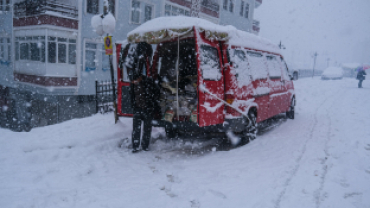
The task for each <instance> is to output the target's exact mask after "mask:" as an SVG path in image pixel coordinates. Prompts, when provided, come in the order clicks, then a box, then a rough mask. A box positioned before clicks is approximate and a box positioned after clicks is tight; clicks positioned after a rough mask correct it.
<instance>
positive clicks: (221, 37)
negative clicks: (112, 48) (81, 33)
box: [127, 16, 280, 54]
mask: <svg viewBox="0 0 370 208" xmlns="http://www.w3.org/2000/svg"><path fill="white" fill-rule="evenodd" d="M193 27H195V28H196V29H197V30H199V31H202V32H203V31H205V36H206V38H207V39H210V40H217V41H226V42H227V43H229V44H230V45H235V46H243V47H247V48H252V49H256V50H263V51H270V52H273V53H277V54H280V48H279V47H278V46H277V45H275V44H273V43H271V42H270V41H268V40H266V39H264V38H261V37H259V36H256V35H254V34H251V33H248V32H244V31H241V30H238V29H236V28H235V27H234V26H231V25H227V26H223V25H217V24H214V23H212V22H209V21H207V20H204V19H201V18H194V17H184V16H176V17H158V18H155V19H153V20H150V21H148V22H146V23H144V24H142V25H140V26H139V27H137V28H136V29H134V30H132V31H131V32H129V33H128V34H127V40H128V42H131V43H135V42H147V43H150V44H154V43H158V42H161V41H163V40H164V39H167V38H172V37H178V36H180V37H181V36H186V35H188V34H189V33H190V32H192V29H193Z"/></svg>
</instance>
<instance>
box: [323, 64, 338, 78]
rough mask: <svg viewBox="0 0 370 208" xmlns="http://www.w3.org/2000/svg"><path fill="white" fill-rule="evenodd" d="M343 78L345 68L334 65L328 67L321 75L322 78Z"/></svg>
mask: <svg viewBox="0 0 370 208" xmlns="http://www.w3.org/2000/svg"><path fill="white" fill-rule="evenodd" d="M342 78H343V69H342V68H340V67H334V66H331V67H328V68H326V69H325V70H324V72H323V73H322V75H321V79H323V80H329V79H342Z"/></svg>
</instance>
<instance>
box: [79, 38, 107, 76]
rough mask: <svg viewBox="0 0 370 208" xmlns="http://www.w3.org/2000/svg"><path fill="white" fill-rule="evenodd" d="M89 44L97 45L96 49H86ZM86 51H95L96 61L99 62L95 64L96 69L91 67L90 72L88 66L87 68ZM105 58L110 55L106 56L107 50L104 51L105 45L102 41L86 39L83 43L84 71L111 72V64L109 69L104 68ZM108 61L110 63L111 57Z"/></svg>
mask: <svg viewBox="0 0 370 208" xmlns="http://www.w3.org/2000/svg"><path fill="white" fill-rule="evenodd" d="M87 44H95V45H96V48H95V49H92V48H88V47H86V45H87ZM86 51H94V52H95V59H96V60H97V61H96V62H94V65H95V66H94V67H89V70H87V66H86V54H87V53H86ZM103 56H107V57H108V55H105V49H104V43H103V42H102V41H99V40H96V39H90V38H88V39H84V41H83V57H82V58H83V60H82V70H83V71H84V72H90V71H95V72H98V71H99V70H101V71H103V72H106V71H109V69H110V63H109V68H103ZM108 61H109V57H108Z"/></svg>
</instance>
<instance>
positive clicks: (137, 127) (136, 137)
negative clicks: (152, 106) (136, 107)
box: [132, 111, 153, 150]
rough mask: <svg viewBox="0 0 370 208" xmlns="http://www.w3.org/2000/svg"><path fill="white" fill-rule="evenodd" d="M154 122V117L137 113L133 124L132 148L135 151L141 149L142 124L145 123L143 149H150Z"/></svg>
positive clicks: (140, 112)
mask: <svg viewBox="0 0 370 208" xmlns="http://www.w3.org/2000/svg"><path fill="white" fill-rule="evenodd" d="M152 120H153V116H152V115H151V114H150V113H145V112H142V111H135V113H134V116H133V122H132V124H133V127H132V148H133V149H134V150H137V149H139V146H140V135H141V122H143V128H144V129H143V137H142V140H141V148H142V149H143V150H146V149H148V147H149V142H150V137H151V134H152Z"/></svg>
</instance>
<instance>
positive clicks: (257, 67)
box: [247, 51, 267, 80]
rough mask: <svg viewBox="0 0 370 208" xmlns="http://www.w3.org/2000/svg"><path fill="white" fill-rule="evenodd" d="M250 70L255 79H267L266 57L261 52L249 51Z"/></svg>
mask: <svg viewBox="0 0 370 208" xmlns="http://www.w3.org/2000/svg"><path fill="white" fill-rule="evenodd" d="M247 54H248V63H249V70H250V72H251V76H252V79H253V80H258V79H267V68H266V65H265V63H264V61H265V59H264V57H263V55H262V53H260V52H254V51H247Z"/></svg>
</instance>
